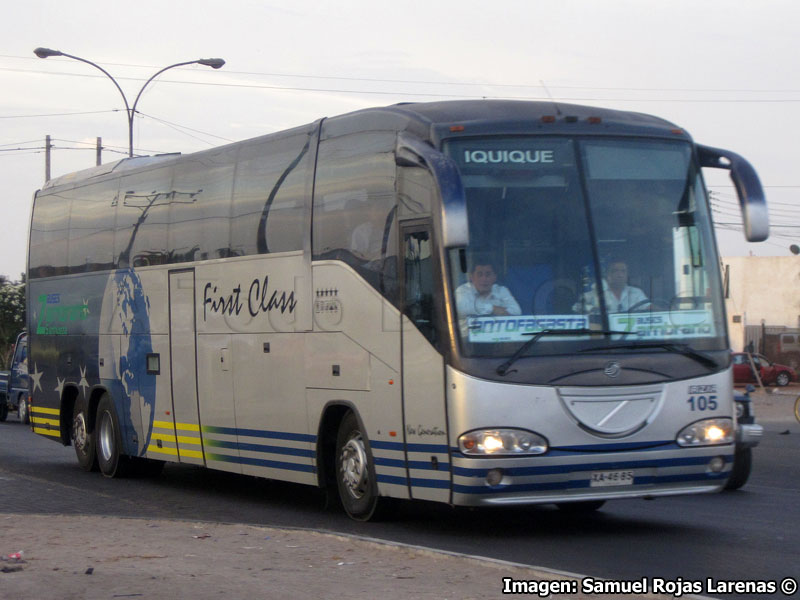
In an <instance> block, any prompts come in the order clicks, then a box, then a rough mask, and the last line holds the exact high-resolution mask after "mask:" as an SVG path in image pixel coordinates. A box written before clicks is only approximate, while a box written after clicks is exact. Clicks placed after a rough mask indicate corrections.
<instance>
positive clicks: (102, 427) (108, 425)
mask: <svg viewBox="0 0 800 600" xmlns="http://www.w3.org/2000/svg"><path fill="white" fill-rule="evenodd" d="M96 423H97V428H96V432H97V440H96V442H97V464H98V466H99V467H100V472H101V473H102V474H103V475H105V476H106V477H124V476H125V475H126V474H127V470H128V469H127V466H128V457H127V456H124V455H123V454H122V453H121V449H122V448H121V446H122V436H121V435H120V427H119V419H118V418H117V411H116V410H115V409H114V403H113V402H112V401H111V396H109V395H108V394H103V396H102V397H101V398H100V403H99V404H98V405H97V421H96Z"/></svg>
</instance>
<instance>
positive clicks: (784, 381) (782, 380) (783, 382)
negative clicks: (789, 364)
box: [775, 371, 791, 387]
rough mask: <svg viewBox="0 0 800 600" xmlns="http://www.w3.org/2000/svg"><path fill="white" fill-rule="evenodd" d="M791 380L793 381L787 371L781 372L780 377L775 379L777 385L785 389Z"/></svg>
mask: <svg viewBox="0 0 800 600" xmlns="http://www.w3.org/2000/svg"><path fill="white" fill-rule="evenodd" d="M790 380H791V377H789V374H788V373H787V372H786V371H781V372H780V373H778V376H777V377H775V383H776V384H777V385H778V386H779V387H785V386H787V385H789V381H790Z"/></svg>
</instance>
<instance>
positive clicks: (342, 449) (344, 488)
mask: <svg viewBox="0 0 800 600" xmlns="http://www.w3.org/2000/svg"><path fill="white" fill-rule="evenodd" d="M336 483H337V486H338V488H339V498H340V499H341V502H342V506H343V507H344V510H345V512H347V514H348V515H349V516H350V517H351V518H353V519H355V520H357V521H369V520H370V519H372V518H373V517H374V516H375V514H376V510H377V507H378V500H379V498H378V486H377V483H376V481H375V466H374V463H373V461H372V456H371V455H370V452H369V449H368V448H367V446H366V444H365V435H364V432H363V431H361V426H360V425H359V423H358V419H357V418H356V416H355V415H354V414H353V413H352V412H350V413H347V415H346V416H345V418H344V419H342V422H341V424H340V425H339V432H338V435H337V436H336Z"/></svg>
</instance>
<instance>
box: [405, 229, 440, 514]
mask: <svg viewBox="0 0 800 600" xmlns="http://www.w3.org/2000/svg"><path fill="white" fill-rule="evenodd" d="M401 239H402V244H403V248H402V256H403V257H404V260H403V267H402V268H403V275H402V276H403V317H402V340H401V344H402V373H403V422H404V426H405V448H406V464H407V470H408V480H409V491H410V494H411V497H412V498H421V499H425V500H436V501H440V502H448V501H449V500H450V458H449V456H450V454H449V448H448V443H447V440H448V434H447V414H446V410H445V381H444V359H443V357H442V355H441V353H440V352H439V351H438V350H437V349H436V343H437V339H436V337H437V332H436V315H435V302H434V297H435V296H434V289H435V288H434V282H435V281H436V279H435V276H434V256H433V252H432V243H431V227H430V223H429V221H414V222H412V223H409V224H406V225H404V226H403V227H402V229H401Z"/></svg>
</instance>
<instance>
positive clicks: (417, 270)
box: [403, 230, 436, 344]
mask: <svg viewBox="0 0 800 600" xmlns="http://www.w3.org/2000/svg"><path fill="white" fill-rule="evenodd" d="M403 247H404V252H405V256H404V272H405V278H404V279H405V281H404V283H405V286H404V287H405V302H404V305H403V312H404V313H405V315H406V316H407V317H408V318H409V319H411V321H412V322H413V323H414V325H416V327H417V329H419V331H420V332H421V333H422V335H424V336H425V337H426V338H427V339H428V341H430V342H431V344H435V343H436V318H435V314H434V302H433V258H432V256H431V254H432V253H431V241H430V234H429V232H428V231H427V230H417V231H406V232H405V233H404V235H403Z"/></svg>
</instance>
